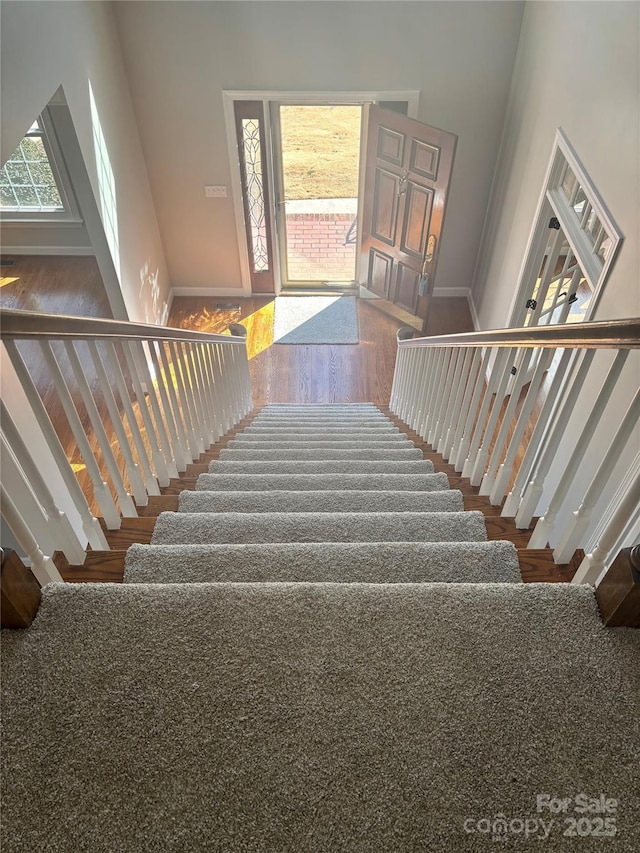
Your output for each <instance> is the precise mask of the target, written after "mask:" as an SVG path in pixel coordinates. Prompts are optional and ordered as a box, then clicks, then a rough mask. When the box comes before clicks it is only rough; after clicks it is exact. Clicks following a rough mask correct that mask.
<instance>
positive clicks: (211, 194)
mask: <svg viewBox="0 0 640 853" xmlns="http://www.w3.org/2000/svg"><path fill="white" fill-rule="evenodd" d="M204 194H205V195H206V197H207V198H226V197H227V188H226V187H210V186H206V187H205V188H204Z"/></svg>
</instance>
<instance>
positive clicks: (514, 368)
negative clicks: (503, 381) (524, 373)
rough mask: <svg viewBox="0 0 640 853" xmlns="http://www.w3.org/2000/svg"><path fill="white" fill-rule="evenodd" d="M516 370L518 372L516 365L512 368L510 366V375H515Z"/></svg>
mask: <svg viewBox="0 0 640 853" xmlns="http://www.w3.org/2000/svg"><path fill="white" fill-rule="evenodd" d="M517 372H518V368H517V367H512V368H511V375H512V376H515V375H516V373H517Z"/></svg>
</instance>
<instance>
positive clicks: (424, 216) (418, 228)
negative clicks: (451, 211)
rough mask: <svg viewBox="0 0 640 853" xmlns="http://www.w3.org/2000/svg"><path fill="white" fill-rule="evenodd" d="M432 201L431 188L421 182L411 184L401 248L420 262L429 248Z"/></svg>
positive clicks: (408, 189) (408, 190) (408, 192)
mask: <svg viewBox="0 0 640 853" xmlns="http://www.w3.org/2000/svg"><path fill="white" fill-rule="evenodd" d="M432 203H433V193H432V192H431V190H428V189H425V188H424V187H422V186H420V185H419V184H414V183H410V184H409V186H408V188H407V203H406V206H405V216H404V223H403V225H402V237H401V240H400V249H401V251H403V252H404V253H405V254H407V255H411V256H412V257H414V258H415V259H416V260H417V261H418V263H420V264H422V259H423V258H424V256H425V253H426V250H427V240H428V238H429V223H430V222H431V207H432Z"/></svg>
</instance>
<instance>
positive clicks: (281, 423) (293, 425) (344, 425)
mask: <svg viewBox="0 0 640 853" xmlns="http://www.w3.org/2000/svg"><path fill="white" fill-rule="evenodd" d="M253 426H254V428H256V429H257V428H258V427H269V428H273V427H287V429H288V430H289V431H291V430H295V429H298V427H307V428H308V427H315V428H316V430H318V429H320V430H325V429H326V430H329V429H331V430H345V429H348V430H351V431H354V430H356V431H357V430H359V429H363V430H369V429H376V428H380V429H383V428H385V429H386V428H389V427H390V426H392V424H391V422H390V421H388V420H386V418H379V419H378V420H364V418H361V419H359V420H327V419H322V420H320V419H316V418H313V419H312V418H305V419H301V418H296V419H291V418H287V419H280V418H278V419H276V418H270V419H268V420H255V421H253Z"/></svg>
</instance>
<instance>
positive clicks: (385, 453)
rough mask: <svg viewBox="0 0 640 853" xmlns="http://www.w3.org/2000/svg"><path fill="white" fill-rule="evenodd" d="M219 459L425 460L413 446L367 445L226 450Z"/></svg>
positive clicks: (233, 448)
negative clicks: (382, 446) (381, 446)
mask: <svg viewBox="0 0 640 853" xmlns="http://www.w3.org/2000/svg"><path fill="white" fill-rule="evenodd" d="M218 458H219V459H223V460H225V461H227V460H228V461H232V460H237V461H243V460H247V461H252V460H256V461H260V460H264V461H268V460H282V461H287V462H288V461H293V460H298V459H299V460H322V459H339V460H356V459H361V460H362V461H363V462H366V461H375V460H376V459H386V460H406V459H422V453H421V452H420V451H419V450H418V448H417V447H413V445H409V446H408V447H391V448H386V447H385V448H382V449H379V448H376V447H369V446H368V445H367V444H366V442H363V443H362V444H361V445H360V447H347V448H342V447H339V448H338V447H327V448H319V447H309V448H307V447H300V448H298V447H293V448H289V447H286V446H284V447H282V446H281V447H279V448H277V449H272V448H267V449H266V450H263V449H262V448H259V449H257V450H256V449H255V448H248V449H247V450H245V449H243V448H236V447H232V448H227V447H225V448H223V449H222V450H221V451H220V455H219V457H218Z"/></svg>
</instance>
